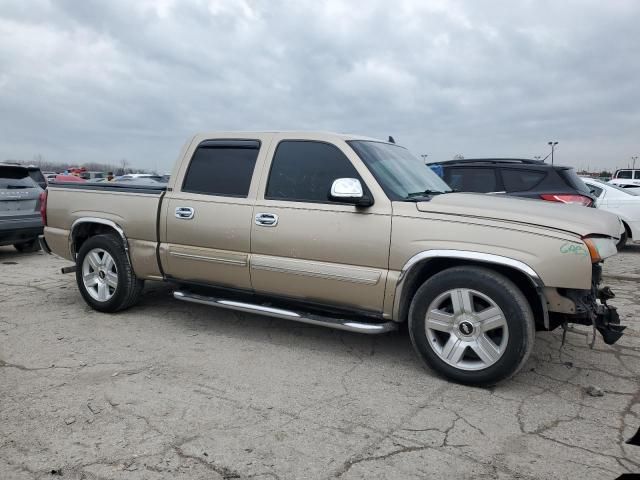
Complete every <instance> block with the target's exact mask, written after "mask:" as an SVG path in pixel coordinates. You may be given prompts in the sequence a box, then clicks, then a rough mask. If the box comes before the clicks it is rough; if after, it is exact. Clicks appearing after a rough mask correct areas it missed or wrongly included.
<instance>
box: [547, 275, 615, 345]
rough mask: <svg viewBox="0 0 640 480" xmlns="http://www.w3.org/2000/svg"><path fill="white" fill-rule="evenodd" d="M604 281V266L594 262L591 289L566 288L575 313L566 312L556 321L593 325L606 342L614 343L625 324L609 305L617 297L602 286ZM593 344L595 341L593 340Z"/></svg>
mask: <svg viewBox="0 0 640 480" xmlns="http://www.w3.org/2000/svg"><path fill="white" fill-rule="evenodd" d="M601 281H602V266H601V265H600V264H595V263H594V264H593V266H592V275H591V290H564V291H563V292H562V293H563V294H564V296H565V297H567V298H569V299H570V300H572V301H573V302H574V303H575V313H572V314H564V315H562V317H561V318H556V321H557V322H558V323H560V324H562V325H563V326H564V327H565V331H566V324H567V323H577V324H579V325H588V326H592V327H593V329H594V340H595V331H596V330H597V331H598V332H600V334H601V335H602V338H603V340H604V343H606V344H607V345H613V344H614V343H616V342H617V341H618V340H619V339H620V337H622V332H623V331H624V329H625V328H627V327H625V326H622V325H620V316H619V315H618V312H617V310H616V307H612V306H610V305H608V303H607V302H608V301H609V300H611V299H612V298H615V294H614V293H613V291H612V290H611V288H609V287H607V286H605V287H602V288H600V283H601ZM592 345H593V342H592Z"/></svg>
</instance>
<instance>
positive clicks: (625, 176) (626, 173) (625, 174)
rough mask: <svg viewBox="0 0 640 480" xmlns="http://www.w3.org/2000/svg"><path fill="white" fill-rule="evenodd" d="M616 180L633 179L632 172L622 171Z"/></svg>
mask: <svg viewBox="0 0 640 480" xmlns="http://www.w3.org/2000/svg"><path fill="white" fill-rule="evenodd" d="M616 178H627V179H631V170H620V171H619V172H618V176H617V177H616Z"/></svg>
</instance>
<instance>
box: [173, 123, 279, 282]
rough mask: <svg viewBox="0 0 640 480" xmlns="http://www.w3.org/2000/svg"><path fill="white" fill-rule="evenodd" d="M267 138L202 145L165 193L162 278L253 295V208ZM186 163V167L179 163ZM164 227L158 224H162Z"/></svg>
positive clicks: (190, 154)
mask: <svg viewBox="0 0 640 480" xmlns="http://www.w3.org/2000/svg"><path fill="white" fill-rule="evenodd" d="M269 143H270V135H251V136H250V137H244V138H243V137H237V136H235V137H234V136H233V135H229V137H227V138H221V139H201V140H199V141H196V142H194V144H193V145H191V147H190V148H189V149H188V151H187V153H186V156H185V157H186V158H189V157H190V158H191V160H190V162H188V163H187V164H186V165H184V166H183V167H181V168H182V169H183V170H184V171H181V172H179V173H178V175H177V177H176V178H177V179H178V180H179V181H180V179H182V180H181V183H180V184H176V185H174V186H173V191H170V192H167V194H166V196H165V199H164V201H163V203H164V205H165V207H164V208H163V212H164V215H165V222H163V223H164V229H165V231H164V235H162V232H161V255H162V259H163V266H164V270H165V274H166V275H167V276H169V277H174V278H178V279H181V280H187V281H193V282H198V283H207V284H214V285H220V286H229V287H234V288H239V289H247V290H249V289H251V280H250V274H249V252H250V236H251V225H252V219H253V204H254V202H255V196H256V191H257V187H258V181H259V178H258V177H259V176H258V175H254V172H258V171H260V168H259V167H258V165H259V164H260V162H261V161H262V157H263V152H265V151H266V150H267V149H268V147H269ZM183 163H184V162H183ZM161 227H162V223H161Z"/></svg>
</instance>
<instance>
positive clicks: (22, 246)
mask: <svg viewBox="0 0 640 480" xmlns="http://www.w3.org/2000/svg"><path fill="white" fill-rule="evenodd" d="M13 246H14V248H15V249H16V250H18V251H19V252H22V253H31V252H37V251H38V250H40V242H38V239H37V238H35V239H33V240H30V241H28V242H22V243H14V244H13Z"/></svg>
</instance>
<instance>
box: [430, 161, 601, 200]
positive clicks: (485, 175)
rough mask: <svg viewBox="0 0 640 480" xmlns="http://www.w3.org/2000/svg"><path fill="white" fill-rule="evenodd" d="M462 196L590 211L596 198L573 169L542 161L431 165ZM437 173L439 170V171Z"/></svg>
mask: <svg viewBox="0 0 640 480" xmlns="http://www.w3.org/2000/svg"><path fill="white" fill-rule="evenodd" d="M436 165H439V166H440V167H441V168H442V176H443V178H444V180H445V182H447V183H448V184H449V186H450V187H451V188H453V189H454V190H456V191H459V192H480V193H506V194H508V195H515V196H517V197H527V198H536V199H541V200H547V201H550V202H561V203H573V204H578V205H583V206H585V207H591V206H593V204H594V201H595V197H594V196H593V195H592V193H591V190H590V189H589V187H587V186H586V185H585V184H584V182H583V181H582V180H580V177H578V175H577V174H576V172H575V171H574V170H573V168H571V167H562V166H557V165H549V164H548V163H544V162H543V161H541V160H526V159H520V158H478V159H465V160H449V161H446V162H438V163H431V164H429V166H430V167H431V168H432V169H433V168H434V167H435V166H436ZM436 170H439V169H438V168H436Z"/></svg>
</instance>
